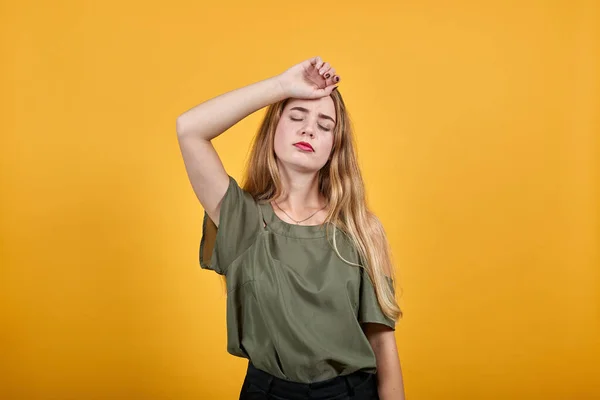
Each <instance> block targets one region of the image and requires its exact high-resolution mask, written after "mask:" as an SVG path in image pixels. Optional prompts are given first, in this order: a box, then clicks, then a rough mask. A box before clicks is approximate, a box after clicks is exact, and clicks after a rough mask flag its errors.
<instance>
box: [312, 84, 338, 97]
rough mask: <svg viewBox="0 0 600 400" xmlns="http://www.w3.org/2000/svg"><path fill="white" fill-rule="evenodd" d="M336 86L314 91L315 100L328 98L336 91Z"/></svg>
mask: <svg viewBox="0 0 600 400" xmlns="http://www.w3.org/2000/svg"><path fill="white" fill-rule="evenodd" d="M337 87H338V85H329V86H327V87H326V88H325V89H317V90H315V98H320V97H325V96H329V95H330V94H331V92H333V90H334V89H337Z"/></svg>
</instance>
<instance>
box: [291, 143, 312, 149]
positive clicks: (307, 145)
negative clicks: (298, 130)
mask: <svg viewBox="0 0 600 400" xmlns="http://www.w3.org/2000/svg"><path fill="white" fill-rule="evenodd" d="M294 146H296V147H298V148H299V149H302V150H306V151H315V149H313V147H312V146H311V145H310V143H306V142H298V143H294Z"/></svg>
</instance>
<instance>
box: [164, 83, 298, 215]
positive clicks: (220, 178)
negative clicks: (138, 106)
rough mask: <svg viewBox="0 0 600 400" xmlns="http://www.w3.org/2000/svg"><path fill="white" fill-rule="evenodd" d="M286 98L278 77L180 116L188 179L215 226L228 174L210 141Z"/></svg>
mask: <svg viewBox="0 0 600 400" xmlns="http://www.w3.org/2000/svg"><path fill="white" fill-rule="evenodd" d="M285 98H286V95H285V92H284V90H283V88H282V86H281V84H280V81H279V77H273V78H269V79H266V80H263V81H260V82H256V83H253V84H251V85H248V86H244V87H242V88H239V89H235V90H233V91H230V92H227V93H224V94H222V95H220V96H217V97H215V98H212V99H210V100H208V101H205V102H203V103H201V104H199V105H197V106H195V107H194V108H192V109H190V110H188V111H186V112H184V113H183V114H181V115H180V116H179V117H178V118H177V125H176V129H177V139H178V141H179V147H180V149H181V154H182V156H183V161H184V164H185V168H186V171H187V174H188V178H189V180H190V183H191V185H192V188H193V190H194V192H195V193H196V196H197V197H198V200H199V201H200V203H201V204H202V207H203V208H204V210H206V213H207V214H208V216H209V217H210V219H211V220H212V221H213V222H214V223H215V225H216V226H219V210H220V205H221V200H222V199H223V197H224V196H225V192H226V191H227V187H228V186H229V176H228V174H227V172H226V171H225V168H224V167H223V163H222V162H221V159H220V158H219V156H218V154H217V152H216V150H215V148H214V147H213V145H212V143H211V140H212V139H214V138H215V137H217V136H219V135H220V134H221V133H223V132H225V131H226V130H227V129H229V128H231V127H232V126H233V125H235V124H236V123H238V122H239V121H241V120H242V119H244V118H245V117H247V116H248V115H250V114H252V113H253V112H255V111H257V110H260V109H261V108H263V107H266V106H268V105H270V104H272V103H275V102H277V101H280V100H283V99H285Z"/></svg>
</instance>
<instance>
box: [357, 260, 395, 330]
mask: <svg viewBox="0 0 600 400" xmlns="http://www.w3.org/2000/svg"><path fill="white" fill-rule="evenodd" d="M360 274H361V282H360V303H359V308H358V321H359V322H360V323H367V322H371V323H379V324H384V325H387V326H389V327H390V328H392V329H393V330H396V323H395V321H394V320H393V319H391V318H389V317H387V316H386V315H385V314H384V313H383V311H382V310H381V306H380V305H379V302H378V301H377V295H376V294H375V287H373V282H372V281H371V277H370V276H369V274H368V272H367V271H366V270H365V269H364V268H361V271H360ZM386 280H387V283H388V285H389V287H390V289H392V292H394V286H393V283H392V279H391V278H389V277H386Z"/></svg>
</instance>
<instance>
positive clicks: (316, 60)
mask: <svg viewBox="0 0 600 400" xmlns="http://www.w3.org/2000/svg"><path fill="white" fill-rule="evenodd" d="M310 63H311V65H314V67H315V69H316V70H319V68H321V67H322V66H323V60H322V59H321V57H319V56H316V57H313V58H312V59H311V60H310Z"/></svg>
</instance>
